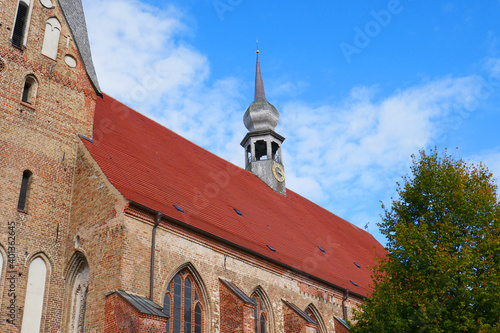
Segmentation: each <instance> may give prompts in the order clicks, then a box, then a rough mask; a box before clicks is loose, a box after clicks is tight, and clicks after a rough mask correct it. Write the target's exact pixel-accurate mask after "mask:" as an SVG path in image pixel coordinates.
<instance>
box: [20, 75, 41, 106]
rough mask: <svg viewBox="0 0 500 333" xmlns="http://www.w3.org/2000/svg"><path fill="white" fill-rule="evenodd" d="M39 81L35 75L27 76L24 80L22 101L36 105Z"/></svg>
mask: <svg viewBox="0 0 500 333" xmlns="http://www.w3.org/2000/svg"><path fill="white" fill-rule="evenodd" d="M37 89H38V81H37V79H36V77H35V76H34V75H27V76H26V78H25V79H24V86H23V94H22V95H21V101H23V102H24V103H28V104H31V105H34V104H35V99H36V92H37Z"/></svg>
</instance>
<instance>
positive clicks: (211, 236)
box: [126, 201, 367, 300]
mask: <svg viewBox="0 0 500 333" xmlns="http://www.w3.org/2000/svg"><path fill="white" fill-rule="evenodd" d="M129 204H130V206H132V207H135V208H137V209H140V210H141V211H143V212H145V213H149V214H150V215H151V220H152V221H153V220H154V217H155V216H156V215H157V213H159V212H160V211H157V210H155V209H153V208H150V207H147V206H144V205H142V204H140V203H138V202H135V201H129ZM126 212H127V211H126ZM160 213H161V212H160ZM188 216H189V215H188ZM188 219H189V217H188ZM162 220H165V222H168V223H172V224H174V225H177V226H179V227H182V228H183V229H186V230H189V231H191V232H194V233H196V234H199V235H201V236H203V237H206V238H208V239H211V240H213V241H215V242H218V243H221V244H224V245H226V246H229V247H230V248H233V249H236V250H239V251H241V252H243V253H246V254H248V255H251V256H253V257H256V258H259V259H262V260H265V261H267V262H269V263H271V264H273V265H276V266H278V267H281V268H283V269H286V270H289V271H292V272H294V273H296V274H298V275H301V276H303V277H305V278H308V279H311V280H314V281H316V282H318V283H321V284H324V285H326V286H329V287H331V288H333V289H336V290H339V291H341V292H342V293H344V292H346V291H348V292H349V295H351V296H355V297H357V298H359V299H361V300H365V299H367V297H366V295H362V294H359V293H356V292H354V291H352V290H350V289H346V288H343V287H341V286H339V285H336V284H334V283H332V282H329V281H327V280H324V279H321V278H319V277H316V276H314V275H312V274H309V273H307V272H304V271H302V270H300V269H297V268H295V267H292V266H290V265H287V264H285V263H283V262H281V261H279V260H276V259H273V258H271V257H268V256H265V255H263V254H261V253H259V252H257V251H254V250H251V249H248V248H246V247H244V246H241V245H239V244H237V243H234V242H231V241H229V240H227V239H225V238H222V237H219V236H217V235H214V234H212V233H209V232H207V231H205V230H203V229H200V228H196V227H193V226H192V225H190V224H189V223H187V222H184V221H181V220H179V219H177V218H174V217H171V216H169V215H163V216H162ZM161 224H162V223H161V222H160V225H161Z"/></svg>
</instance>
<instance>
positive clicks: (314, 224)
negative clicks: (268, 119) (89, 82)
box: [83, 95, 385, 295]
mask: <svg viewBox="0 0 500 333" xmlns="http://www.w3.org/2000/svg"><path fill="white" fill-rule="evenodd" d="M83 143H84V144H85V146H86V147H87V149H88V150H89V152H90V153H91V155H92V156H93V158H94V159H95V160H96V162H97V163H98V164H99V166H100V168H101V169H102V170H103V172H104V173H105V174H106V176H107V177H108V179H109V180H110V182H111V183H112V184H113V186H115V187H116V189H117V190H118V191H119V192H120V193H122V194H123V195H124V196H125V197H126V198H127V199H128V200H130V201H134V202H136V203H139V204H141V205H144V206H146V207H148V208H151V209H153V210H155V211H161V212H162V213H163V214H164V215H167V216H170V217H171V218H174V219H177V220H179V221H182V222H184V223H187V224H189V225H190V226H192V227H195V228H198V229H201V230H203V231H205V232H207V233H209V234H212V235H215V236H217V237H220V238H223V239H225V240H227V241H229V242H231V243H234V244H237V245H239V246H241V247H244V248H246V249H248V250H250V251H253V252H256V253H258V254H260V255H262V256H265V257H267V258H270V259H272V260H274V261H278V262H280V263H282V264H285V265H287V266H290V267H292V268H294V269H298V270H300V271H303V272H305V273H307V274H310V275H312V276H314V277H316V278H319V279H322V280H324V281H326V282H329V283H332V284H335V285H337V286H339V287H341V288H345V289H349V290H350V291H351V292H354V293H356V294H359V295H367V293H368V291H369V290H370V284H371V279H370V270H368V269H367V268H366V267H367V266H368V265H370V266H371V265H373V257H374V254H373V253H374V250H376V251H377V252H378V253H381V254H383V253H385V252H384V249H383V247H382V246H381V245H380V244H379V243H378V242H377V241H376V240H375V239H374V238H373V236H372V235H370V234H369V233H367V232H365V231H364V230H362V229H360V228H358V227H356V226H354V225H352V224H351V223H349V222H347V221H345V220H343V219H341V218H340V217H338V216H336V215H334V214H332V213H330V212H329V211H327V210H325V209H323V208H321V207H320V206H318V205H316V204H314V203H312V202H311V201H309V200H307V199H305V198H303V197H302V196H300V195H298V194H297V193H295V192H293V191H291V190H287V196H286V197H285V196H282V195H280V194H278V193H276V192H274V191H273V190H272V189H271V188H269V187H268V186H267V185H266V184H265V183H264V182H262V181H261V180H260V179H259V178H257V176H255V175H253V174H252V173H250V172H248V171H246V170H244V169H241V168H239V167H237V166H235V165H233V164H231V163H229V162H227V161H225V160H223V159H221V158H219V157H217V156H215V155H213V154H212V153H210V152H208V151H206V150H205V149H203V148H201V147H199V146H197V145H195V144H193V143H192V142H189V141H188V140H186V139H184V138H182V137H180V136H179V135H177V134H175V133H174V132H172V131H170V130H169V129H167V128H165V127H163V126H161V125H160V124H158V123H156V122H154V121H153V120H151V119H149V118H147V117H145V116H143V115H141V114H139V113H138V112H136V111H134V110H132V109H130V108H129V107H127V106H125V105H123V104H121V103H120V102H118V101H116V100H115V99H113V98H111V97H109V96H106V95H104V98H103V99H100V98H98V101H97V106H96V112H95V119H94V137H93V142H89V141H86V140H83ZM174 205H177V206H179V207H180V208H182V209H183V210H184V213H181V212H179V211H178V210H177V209H176V208H175V207H174ZM235 209H237V210H238V211H240V212H241V213H242V216H239V215H238V214H237V213H236V211H235ZM268 245H270V246H271V247H272V248H274V249H275V250H276V252H273V251H272V250H271V249H270V248H269V247H268ZM318 246H319V247H321V248H322V249H324V250H325V253H323V252H322V251H321V250H320V248H319V247H318ZM354 262H356V263H358V264H359V265H360V266H361V269H360V268H358V267H357V266H356V265H355V264H354ZM350 281H353V282H355V283H356V284H358V287H356V286H355V285H354V284H353V283H351V282H350Z"/></svg>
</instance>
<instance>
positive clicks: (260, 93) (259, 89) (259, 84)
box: [254, 40, 266, 101]
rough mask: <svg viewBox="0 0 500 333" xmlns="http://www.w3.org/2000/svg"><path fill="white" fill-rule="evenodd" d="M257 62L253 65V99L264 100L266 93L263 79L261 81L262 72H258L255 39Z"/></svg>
mask: <svg viewBox="0 0 500 333" xmlns="http://www.w3.org/2000/svg"><path fill="white" fill-rule="evenodd" d="M256 53H257V64H256V67H255V98H254V101H266V93H265V91H264V81H262V74H261V73H260V62H259V53H260V51H259V41H258V40H257V51H256Z"/></svg>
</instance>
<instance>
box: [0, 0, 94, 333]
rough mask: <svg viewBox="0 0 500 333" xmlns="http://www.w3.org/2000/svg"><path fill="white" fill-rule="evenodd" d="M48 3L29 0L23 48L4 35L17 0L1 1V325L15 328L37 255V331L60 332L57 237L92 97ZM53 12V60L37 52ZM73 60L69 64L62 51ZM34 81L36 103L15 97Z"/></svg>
mask: <svg viewBox="0 0 500 333" xmlns="http://www.w3.org/2000/svg"><path fill="white" fill-rule="evenodd" d="M53 2H54V4H55V7H54V8H53V9H46V8H43V7H42V6H41V4H40V2H39V1H32V3H33V4H32V6H33V9H32V15H31V19H30V22H29V31H28V42H27V45H26V48H25V49H24V50H19V49H17V48H15V47H13V46H12V44H11V42H10V36H11V33H12V24H13V22H14V18H15V12H16V9H17V1H4V2H3V3H2V10H1V11H0V58H1V61H2V62H4V63H5V69H4V70H3V71H2V72H1V73H0V189H1V191H0V218H1V221H0V248H2V251H0V252H2V253H3V255H4V266H3V272H2V276H1V280H0V285H1V287H0V292H1V294H0V309H2V310H1V311H0V332H17V331H19V329H20V327H21V322H22V319H23V318H22V315H23V311H24V301H25V292H26V284H27V278H28V269H29V264H30V262H31V261H32V260H33V259H34V258H36V257H37V256H40V257H42V258H43V259H44V261H45V263H46V265H47V270H48V272H47V278H46V287H45V290H44V310H43V314H42V323H41V332H58V331H61V329H62V328H61V322H62V317H63V309H64V308H65V301H64V300H65V297H64V295H65V283H64V268H65V263H66V258H64V256H63V253H64V243H65V240H66V238H67V235H68V221H69V207H70V206H71V192H72V183H73V175H74V171H75V160H76V147H77V143H78V141H79V139H78V137H77V136H78V134H79V133H81V134H84V135H90V134H91V131H92V118H93V110H94V105H95V100H96V98H97V96H96V93H95V92H94V90H93V88H92V85H91V84H90V82H89V80H88V78H87V75H86V73H85V70H84V68H83V66H82V62H81V59H80V57H79V55H78V51H77V48H76V45H75V44H74V42H73V41H72V39H70V40H69V42H68V41H67V39H66V37H69V36H70V31H69V28H68V27H67V25H66V23H65V20H64V17H63V14H62V12H61V10H60V8H59V6H58V4H57V2H56V1H53ZM49 17H57V18H58V19H59V21H60V22H61V24H62V31H61V38H60V40H59V49H58V52H59V53H58V56H57V60H52V59H49V58H47V57H46V56H43V55H42V54H41V48H42V43H43V37H44V32H45V24H46V21H47V19H48V18H49ZM66 54H70V55H72V56H73V57H75V58H76V59H77V62H78V64H77V67H76V68H69V67H68V66H66V64H65V63H64V60H63V57H64V55H66ZM28 74H31V75H34V76H35V77H36V79H37V81H38V89H37V95H36V100H35V103H34V104H32V105H29V104H26V103H23V102H21V94H22V90H23V86H24V80H25V77H26V75H28ZM24 170H30V171H31V172H32V174H33V175H32V179H31V184H30V185H31V186H30V191H29V195H28V203H27V208H26V209H25V211H24V212H18V211H17V201H18V198H19V191H20V185H21V179H22V175H23V171H24ZM9 222H10V223H11V224H15V230H11V231H12V232H14V233H15V237H16V239H15V244H14V246H13V248H15V255H14V257H15V259H14V261H13V263H12V264H13V267H10V268H11V269H9V271H14V272H15V275H16V279H15V292H14V293H15V295H16V298H15V299H16V302H15V306H16V310H15V322H14V324H9V323H7V319H10V318H9V317H8V311H4V309H6V307H7V306H8V304H10V301H11V300H12V299H13V297H12V296H9V288H6V287H5V285H6V280H5V278H6V274H7V270H6V265H5V263H6V262H5V259H6V257H5V255H6V254H7V253H6V252H7V251H8V244H9V238H8V237H9V229H8V223H9Z"/></svg>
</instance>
